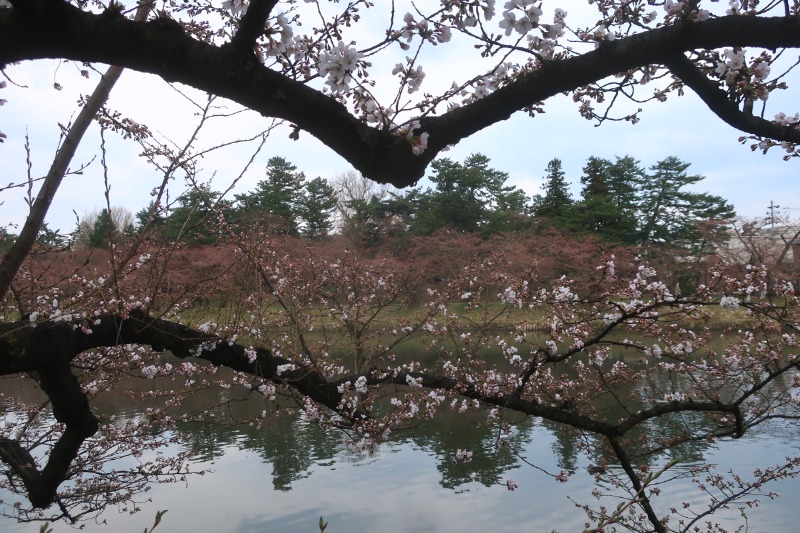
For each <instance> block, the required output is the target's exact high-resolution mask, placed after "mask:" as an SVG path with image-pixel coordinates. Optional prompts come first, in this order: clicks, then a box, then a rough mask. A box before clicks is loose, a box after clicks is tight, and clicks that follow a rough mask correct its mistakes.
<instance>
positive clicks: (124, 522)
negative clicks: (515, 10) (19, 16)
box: [0, 379, 800, 533]
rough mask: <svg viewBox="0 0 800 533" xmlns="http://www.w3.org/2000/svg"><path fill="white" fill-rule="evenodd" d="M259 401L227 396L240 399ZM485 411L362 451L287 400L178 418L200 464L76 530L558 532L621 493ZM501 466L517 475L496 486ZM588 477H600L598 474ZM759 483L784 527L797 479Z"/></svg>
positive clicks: (14, 384)
mask: <svg viewBox="0 0 800 533" xmlns="http://www.w3.org/2000/svg"><path fill="white" fill-rule="evenodd" d="M25 383H26V382H25V381H24V380H20V379H18V380H4V381H3V383H2V387H3V389H4V390H3V391H2V392H6V393H9V394H11V395H13V396H16V397H22V398H25V397H28V399H29V400H32V399H34V398H35V395H36V391H35V390H33V389H32V387H30V385H26V384H25ZM28 383H29V380H28ZM152 384H153V382H152V381H149V382H148V381H146V380H134V381H133V382H132V383H131V385H130V387H149V386H152ZM208 394H210V395H211V396H212V397H207V398H205V401H209V400H211V401H219V400H220V399H224V398H223V396H224V395H225V394H228V393H226V392H225V391H208ZM96 407H97V409H98V410H100V411H102V412H103V413H104V414H114V415H115V416H117V417H120V418H126V417H135V416H137V415H138V413H139V412H140V410H141V409H143V408H144V406H143V405H142V404H132V403H130V400H124V399H122V398H121V397H118V396H114V397H105V398H103V397H101V398H100V399H99V401H98V402H97V406H96ZM187 407H188V406H187ZM261 407H262V404H253V405H250V406H248V404H246V403H245V404H242V405H240V408H241V409H244V410H245V411H247V410H249V409H261ZM445 411H447V410H445ZM485 420H486V418H485V413H467V414H466V415H464V414H462V415H455V414H452V413H450V412H443V413H442V414H441V416H438V417H437V418H436V419H435V420H433V421H429V422H426V423H424V424H423V425H421V426H420V427H418V428H415V429H410V430H404V431H398V432H396V433H395V434H394V435H393V436H392V439H391V440H390V441H389V442H387V443H385V444H383V445H381V447H380V448H379V449H378V450H377V451H376V452H375V453H372V454H354V453H352V452H350V451H349V450H348V448H347V446H346V443H345V439H344V437H343V435H342V434H341V433H339V432H336V431H325V430H323V429H322V428H320V427H319V426H318V425H316V424H313V423H308V422H306V421H304V420H303V419H302V418H300V417H297V416H292V415H288V414H274V415H270V416H269V417H268V418H267V421H266V423H264V425H263V426H262V427H261V428H259V429H256V428H254V427H249V426H246V427H235V428H231V427H224V426H220V425H214V424H199V423H198V424H193V425H186V426H183V427H182V430H184V431H186V432H187V438H186V439H185V440H184V441H183V442H182V444H180V445H179V446H177V447H175V448H174V450H178V449H182V450H189V451H191V453H192V457H193V464H192V469H193V470H194V471H198V472H199V471H207V473H205V474H204V475H202V476H200V475H198V476H191V477H190V478H189V479H188V482H187V483H186V484H180V483H179V484H166V485H154V486H153V488H152V490H151V491H150V492H149V493H148V494H147V495H145V496H143V499H149V500H150V501H149V502H146V503H143V504H142V505H140V509H141V512H139V513H136V514H134V515H130V514H128V513H121V512H119V510H118V509H117V508H116V507H112V508H109V509H107V511H106V512H105V513H104V514H103V515H102V516H101V517H100V519H99V520H100V521H101V522H106V523H105V524H102V523H95V522H88V523H86V524H85V530H86V531H92V532H95V531H114V532H122V533H126V532H131V533H134V532H136V533H139V532H141V531H142V530H143V529H144V528H145V527H149V525H150V524H151V523H152V520H153V517H154V515H155V513H156V511H158V510H162V509H167V510H168V513H167V514H166V515H164V518H163V520H162V524H161V525H160V526H159V528H158V529H157V530H156V531H164V532H173V531H187V532H188V531H208V532H219V533H226V532H231V533H233V532H253V533H255V532H260V533H263V532H289V533H291V532H307V533H316V532H318V531H319V528H318V525H317V524H318V522H319V518H320V516H323V517H324V519H325V521H327V522H328V523H329V526H328V529H327V530H326V532H327V533H334V532H348V533H356V532H395V531H396V532H404V531H415V532H416V531H436V532H440V531H441V532H459V533H460V532H465V531H492V532H493V533H500V532H509V533H510V532H519V531H531V532H540V531H541V532H545V533H548V532H551V531H553V530H556V531H559V532H562V533H565V532H574V531H581V530H582V529H583V527H584V523H585V521H586V517H585V515H584V513H583V511H581V510H580V509H578V508H576V505H575V502H577V503H586V504H590V505H592V506H594V507H598V506H599V505H600V504H601V503H602V504H605V505H607V506H614V505H616V504H617V503H618V502H619V501H621V500H615V499H605V500H603V501H601V502H598V501H597V500H596V499H595V498H593V497H592V494H591V493H592V489H593V488H595V487H596V482H595V478H594V476H593V475H591V474H590V473H589V472H588V471H587V468H588V467H589V466H590V459H589V458H587V457H586V456H585V455H583V454H581V453H579V452H578V451H577V447H576V444H577V440H576V439H577V438H578V435H577V434H574V433H573V432H570V431H567V430H565V429H564V428H561V427H559V426H556V425H553V424H550V423H546V422H542V421H541V420H538V419H531V418H528V419H523V418H522V417H517V418H516V419H515V420H516V422H517V423H516V425H515V429H514V431H513V432H512V433H511V435H510V437H509V439H508V441H509V445H508V446H504V447H501V448H498V447H497V446H496V442H497V435H496V433H495V432H494V430H492V429H491V428H490V427H489V426H488V425H486V423H485ZM798 437H800V430H798V428H797V426H795V425H790V424H788V423H783V422H781V423H777V422H776V423H774V424H772V425H770V426H763V427H762V428H761V429H760V431H759V432H758V433H753V434H749V435H747V436H745V437H744V438H742V439H739V440H736V441H732V440H728V441H719V442H717V443H715V444H713V445H711V444H708V443H699V444H698V443H695V444H693V445H692V446H691V447H690V448H685V449H683V450H681V451H680V452H674V453H673V454H672V455H670V456H669V457H662V458H659V459H657V461H662V463H661V464H663V462H666V460H668V459H678V460H679V461H680V463H679V464H678V466H676V467H675V471H676V472H679V471H681V469H687V468H689V467H691V465H693V464H697V463H698V462H700V461H707V462H711V463H714V464H716V465H717V466H718V469H719V471H720V472H722V473H725V472H727V471H728V469H731V468H733V469H735V470H736V471H737V472H739V473H742V474H744V475H745V477H746V475H749V474H750V473H751V472H752V471H753V469H754V468H756V467H763V466H768V465H770V464H776V463H779V462H780V461H781V460H782V459H783V458H784V457H786V456H789V455H796V454H798V453H800V451H799V450H798V448H800V439H799V438H798ZM459 449H465V450H470V451H472V452H473V454H474V457H473V460H472V461H471V462H469V463H461V462H459V461H457V460H456V451H457V450H459ZM522 459H526V460H527V461H530V462H534V463H535V464H536V465H537V466H538V467H540V468H542V469H544V470H546V471H548V472H551V473H558V472H559V471H560V470H562V469H564V470H567V471H569V472H570V474H571V475H570V477H569V480H568V481H567V482H566V483H560V482H558V481H555V480H554V479H553V478H552V477H550V476H548V475H546V474H545V473H543V472H542V471H540V470H539V469H537V468H534V467H532V466H529V465H528V464H526V463H525V462H524V461H523V460H522ZM654 466H658V464H656V465H654ZM612 473H613V471H612ZM507 480H513V481H514V482H515V483H516V484H517V485H518V488H517V489H516V490H514V491H509V490H508V488H507V486H506V481H507ZM601 485H604V486H605V487H604V488H608V483H607V482H602V481H601ZM661 488H662V494H661V496H659V497H658V498H656V499H655V500H654V503H655V504H656V508H657V510H659V511H661V512H662V513H660V514H666V513H668V511H669V509H670V507H671V506H674V505H678V504H679V503H680V502H682V501H689V502H691V503H692V505H693V506H699V505H701V504H702V503H703V501H704V500H703V498H702V497H701V496H702V495H701V494H700V493H699V492H698V491H697V490H696V488H695V487H694V486H693V485H692V483H691V482H689V481H688V480H676V481H674V482H671V483H667V484H665V485H663V486H662V487H661ZM768 488H769V490H773V491H777V492H779V493H781V497H780V498H778V499H775V500H770V499H769V498H767V497H763V498H761V505H760V506H758V507H757V508H754V509H749V510H748V521H747V522H746V523H747V525H748V529H747V531H748V532H750V533H754V532H764V533H776V532H788V531H796V530H797V524H798V523H800V506H798V505H797V503H796V502H797V501H798V499H800V480H788V481H781V482H777V483H775V484H773V485H770V486H769V487H768ZM3 496H6V495H0V497H3ZM3 499H5V498H3ZM715 520H716V521H718V522H721V523H723V524H724V525H725V526H730V527H731V528H732V529H735V527H734V526H736V525H737V524H744V523H745V522H744V520H743V519H742V518H741V517H740V516H739V513H738V511H737V510H736V509H732V510H729V511H725V512H723V513H720V514H717V515H715ZM70 529H71V528H70V526H69V525H67V524H63V523H60V524H56V525H55V527H54V531H55V533H59V532H61V531H69V530H70ZM23 531H24V532H31V533H33V532H35V531H39V526H38V525H36V524H17V523H16V522H14V521H12V520H10V519H0V532H9V533H12V532H14V533H16V532H23Z"/></svg>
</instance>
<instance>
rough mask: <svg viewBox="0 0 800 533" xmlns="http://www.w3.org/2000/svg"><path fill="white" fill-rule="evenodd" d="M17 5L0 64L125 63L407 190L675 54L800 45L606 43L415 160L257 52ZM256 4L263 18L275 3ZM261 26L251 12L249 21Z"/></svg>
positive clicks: (452, 119) (547, 69)
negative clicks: (541, 112)
mask: <svg viewBox="0 0 800 533" xmlns="http://www.w3.org/2000/svg"><path fill="white" fill-rule="evenodd" d="M13 5H14V8H13V9H4V10H0V65H5V64H7V63H9V62H13V61H21V60H28V59H40V58H65V59H74V60H78V61H95V62H105V63H109V64H118V65H121V66H124V67H128V68H132V69H135V70H139V71H141V72H149V73H152V74H156V75H158V76H161V77H162V78H164V79H166V80H168V81H179V82H182V83H185V84H187V85H191V86H193V87H196V88H198V89H200V90H203V91H207V92H210V93H214V94H218V95H220V96H223V97H225V98H229V99H231V100H234V101H236V102H238V103H240V104H242V105H244V106H246V107H249V108H251V109H253V110H255V111H258V112H259V113H261V114H263V115H265V116H269V117H276V118H282V119H285V120H288V121H291V122H292V123H294V124H296V125H297V126H298V127H299V128H301V129H304V130H306V131H308V132H309V133H311V134H312V135H314V136H315V137H317V138H318V139H320V140H321V141H322V142H323V143H325V144H326V145H328V146H329V147H330V148H332V149H333V150H334V151H336V152H337V153H338V154H340V155H341V156H342V157H344V158H345V159H347V160H348V161H349V162H350V163H352V164H353V166H355V167H356V168H357V169H358V170H360V171H361V172H362V173H363V174H364V175H366V176H368V177H370V178H372V179H374V180H375V181H379V182H381V183H392V184H393V185H396V186H400V187H403V186H407V185H411V184H413V183H415V182H416V181H417V180H418V179H419V178H420V177H422V175H423V174H424V172H425V168H426V167H427V165H428V163H429V162H430V161H431V160H433V158H434V157H435V156H436V155H437V154H438V152H439V151H440V150H442V149H443V148H444V147H446V146H448V145H451V144H455V143H457V142H458V141H460V140H461V139H464V138H466V137H468V136H470V135H472V134H474V133H475V132H477V131H479V130H481V129H483V128H485V127H487V126H489V125H491V124H494V123H496V122H500V121H503V120H506V119H508V118H509V117H510V116H511V115H512V114H513V113H514V112H516V111H519V110H521V109H524V108H525V107H527V106H530V105H533V104H535V103H537V102H541V101H544V100H546V99H548V98H550V97H552V96H554V95H557V94H559V93H561V92H565V91H571V90H574V89H576V88H579V87H583V86H585V85H588V84H590V83H593V82H596V81H598V80H601V79H603V78H606V77H608V76H611V75H614V74H616V73H618V72H625V71H628V70H630V69H632V68H637V67H642V66H645V65H652V64H665V63H666V62H668V61H674V60H675V57H676V55H677V54H682V53H684V52H688V51H692V50H698V49H714V48H720V47H726V46H727V47H733V46H755V47H764V48H782V47H800V17H799V16H789V17H771V18H770V17H745V16H728V17H720V18H714V19H710V20H707V21H704V22H697V23H694V22H691V21H686V22H684V23H680V24H674V25H669V26H665V27H661V28H657V29H653V30H649V31H646V32H643V33H640V34H636V35H632V36H630V37H626V38H622V39H618V40H616V41H614V42H606V43H603V44H602V45H601V46H600V47H599V48H598V49H597V50H594V51H591V52H587V53H585V54H583V55H580V56H576V57H571V58H569V59H565V60H559V61H550V62H547V63H545V64H544V65H543V66H542V67H541V68H538V69H537V70H534V71H532V72H530V73H527V74H524V75H521V76H519V77H517V78H516V79H514V80H513V81H511V82H510V83H509V84H508V85H506V86H505V87H503V88H501V89H499V90H497V91H495V92H494V93H493V94H491V95H489V96H487V97H485V98H483V99H481V100H478V101H476V102H474V103H472V104H469V105H466V106H463V107H461V108H457V109H454V110H452V111H449V112H447V113H444V114H443V115H441V116H437V117H425V118H423V119H422V120H421V125H422V127H421V130H420V132H427V133H428V134H429V138H428V148H427V150H425V152H423V153H422V154H421V155H419V156H417V155H414V154H413V153H412V151H411V146H410V145H409V143H407V142H406V141H405V140H403V139H399V138H397V137H396V136H394V135H392V134H391V133H389V132H386V131H382V130H378V129H375V128H372V127H368V126H367V125H365V124H364V123H362V122H361V121H360V120H359V119H358V118H356V117H354V116H353V115H352V114H351V113H350V112H349V111H348V110H347V109H346V108H345V106H343V105H342V104H341V103H339V102H338V101H336V100H335V99H333V98H331V97H330V96H328V95H325V94H323V93H322V92H320V91H317V90H315V89H313V88H311V87H309V86H306V85H304V84H303V83H300V82H296V81H294V80H291V79H289V78H287V77H285V76H283V75H281V74H280V73H278V72H275V71H272V70H270V69H269V68H267V67H265V66H264V65H262V64H260V63H259V62H258V61H257V59H256V58H255V56H253V55H250V54H247V55H243V54H240V53H238V52H237V51H236V50H235V49H234V48H233V47H231V46H222V47H218V46H213V45H210V44H206V43H202V42H199V41H196V40H194V39H192V38H191V37H189V36H188V35H187V34H186V33H184V31H183V29H182V28H181V26H180V25H178V24H177V23H176V22H174V21H172V20H170V19H166V18H160V19H157V20H155V21H151V22H146V23H143V22H132V21H130V20H128V19H126V18H124V17H122V16H121V15H114V14H110V13H105V14H100V15H94V14H91V13H86V12H83V11H81V10H80V9H78V8H77V7H74V6H71V5H69V4H67V3H66V2H63V1H62V0H25V1H24V2H23V1H22V0H16V1H15V2H14V3H13ZM257 5H258V6H261V7H262V8H264V9H266V7H267V6H268V5H269V2H268V1H266V0H265V1H264V2H259V3H257ZM18 6H19V8H18ZM22 6H24V9H22V8H21V7H22ZM258 19H259V17H257V16H256V15H253V18H252V20H253V21H254V24H255V22H257V21H258ZM248 20H250V19H248ZM256 26H257V25H256ZM248 31H249V30H248ZM254 31H255V30H254ZM242 35H243V36H242V40H243V41H244V40H246V39H245V37H244V34H242ZM250 35H252V34H250ZM234 39H236V38H234ZM691 83H694V82H691ZM715 112H716V111H715ZM718 114H719V113H718ZM720 116H722V115H720ZM734 118H735V117H734ZM732 123H733V124H735V125H736V127H739V128H742V129H743V130H744V131H746V132H749V133H755V134H760V133H759V132H762V131H765V130H764V128H766V127H767V125H765V124H764V123H763V122H757V121H752V120H741V119H739V120H733V122H732ZM752 130H755V131H752ZM770 131H772V130H770ZM775 133H776V134H775V135H774V138H775V139H777V140H789V141H792V140H795V139H796V135H797V132H794V131H789V130H788V129H786V128H779V131H775Z"/></svg>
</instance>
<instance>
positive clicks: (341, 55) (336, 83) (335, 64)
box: [317, 41, 363, 94]
mask: <svg viewBox="0 0 800 533" xmlns="http://www.w3.org/2000/svg"><path fill="white" fill-rule="evenodd" d="M362 56H363V54H361V53H360V52H359V51H358V50H356V49H355V48H354V47H352V46H348V45H346V44H345V43H344V42H343V41H339V42H338V43H337V44H336V46H334V47H332V48H331V49H330V50H327V51H325V52H322V53H321V54H320V55H319V63H318V65H317V70H318V71H319V74H320V76H322V77H324V78H326V80H325V84H326V85H327V86H328V88H329V89H330V90H331V92H333V93H337V94H338V93H346V92H347V91H348V90H349V89H350V82H352V81H353V72H354V71H355V70H356V68H357V67H358V60H359V59H360V58H361V57H362Z"/></svg>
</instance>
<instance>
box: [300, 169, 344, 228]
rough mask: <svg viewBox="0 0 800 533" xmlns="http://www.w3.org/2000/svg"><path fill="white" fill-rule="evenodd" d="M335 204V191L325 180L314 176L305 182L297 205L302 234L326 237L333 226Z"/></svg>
mask: <svg viewBox="0 0 800 533" xmlns="http://www.w3.org/2000/svg"><path fill="white" fill-rule="evenodd" d="M336 205H337V199H336V191H334V190H333V187H331V186H330V185H329V184H328V182H327V181H325V180H324V179H322V178H314V179H313V180H311V181H309V182H308V183H306V190H305V194H304V195H303V197H302V199H301V201H300V205H299V212H300V217H301V218H302V220H303V226H302V233H303V235H304V236H306V237H309V238H311V239H319V238H322V237H326V236H327V235H328V234H329V233H330V231H331V228H333V210H334V209H335V208H336Z"/></svg>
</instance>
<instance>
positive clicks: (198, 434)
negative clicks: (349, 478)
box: [181, 413, 341, 491]
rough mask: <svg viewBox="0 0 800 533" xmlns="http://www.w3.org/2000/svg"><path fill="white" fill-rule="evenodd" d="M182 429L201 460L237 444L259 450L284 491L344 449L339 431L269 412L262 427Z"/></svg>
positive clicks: (202, 425) (212, 425)
mask: <svg viewBox="0 0 800 533" xmlns="http://www.w3.org/2000/svg"><path fill="white" fill-rule="evenodd" d="M181 429H182V430H184V431H186V432H187V433H188V434H189V439H188V440H187V443H186V445H187V447H188V448H189V449H190V450H191V454H192V457H193V458H195V459H196V460H199V461H210V460H213V459H215V458H218V457H221V456H222V455H224V454H225V449H226V448H230V447H233V446H236V447H238V448H241V449H246V450H250V451H253V452H255V453H257V454H258V455H259V456H260V457H261V458H262V459H263V461H264V462H265V463H268V464H270V465H272V478H273V479H272V483H273V486H274V488H275V490H281V491H286V490H291V488H292V487H291V484H292V482H294V481H297V480H298V479H303V478H306V477H308V476H309V475H310V473H311V472H310V471H311V467H312V466H313V465H314V464H315V463H317V462H319V461H320V460H330V459H332V458H333V457H334V456H335V455H336V454H337V453H338V451H339V450H340V448H341V438H340V435H339V434H337V433H336V432H334V431H326V430H325V429H324V428H322V427H321V426H319V425H317V424H311V423H307V422H304V421H303V420H301V419H298V418H297V417H294V416H292V415H288V414H283V413H277V414H272V415H269V416H268V417H267V418H266V419H265V421H264V424H263V425H262V426H261V427H260V428H256V427H250V426H236V427H231V426H228V425H225V424H215V423H191V424H185V425H184V426H183V427H182V428H181Z"/></svg>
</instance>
